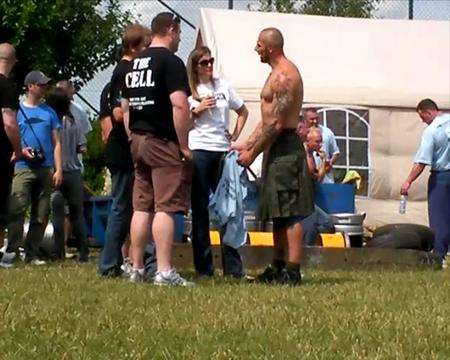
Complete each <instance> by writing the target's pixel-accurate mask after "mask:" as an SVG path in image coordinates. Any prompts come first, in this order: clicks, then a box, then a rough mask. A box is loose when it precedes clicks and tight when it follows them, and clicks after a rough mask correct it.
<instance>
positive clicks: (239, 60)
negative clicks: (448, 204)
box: [196, 9, 450, 225]
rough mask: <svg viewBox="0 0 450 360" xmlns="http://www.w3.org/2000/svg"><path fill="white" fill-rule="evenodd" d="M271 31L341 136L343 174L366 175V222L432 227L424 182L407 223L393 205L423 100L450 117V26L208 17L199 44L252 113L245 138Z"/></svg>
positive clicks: (309, 96)
mask: <svg viewBox="0 0 450 360" xmlns="http://www.w3.org/2000/svg"><path fill="white" fill-rule="evenodd" d="M266 27H277V28H279V29H280V30H281V32H282V33H283V35H284V40H285V53H286V55H287V57H288V58H289V59H291V60H292V61H293V62H294V63H295V64H296V65H297V66H298V67H299V69H300V71H301V73H302V76H303V82H304V88H305V99H304V103H305V104H304V106H316V107H318V108H321V110H320V111H321V112H322V117H323V119H324V121H325V122H326V124H327V126H329V127H330V128H332V129H333V130H334V131H335V133H336V135H337V138H338V143H339V146H340V148H341V155H342V158H341V160H340V164H341V166H340V167H341V168H343V169H355V170H357V171H360V172H361V173H362V174H366V183H367V185H366V192H365V195H366V196H365V197H363V198H360V199H358V201H357V206H358V210H359V211H366V212H367V213H368V223H369V224H373V225H376V224H382V223H389V222H397V221H400V222H416V223H423V224H426V223H427V216H426V211H427V208H426V202H425V200H426V180H427V175H426V174H424V175H422V176H421V178H419V179H418V180H417V181H416V183H415V184H414V185H413V188H412V189H411V193H410V199H411V200H414V201H413V202H410V203H409V204H408V205H409V209H408V210H409V211H408V212H407V214H406V215H403V216H399V215H398V213H397V212H398V211H397V208H398V202H397V201H394V200H395V199H398V196H399V189H400V186H401V183H402V181H403V180H404V178H405V177H406V175H407V174H408V172H409V169H410V167H411V165H412V159H413V157H414V154H415V151H416V149H417V147H418V144H419V142H420V136H421V133H422V131H423V129H424V127H425V125H424V124H422V123H421V121H420V119H419V117H418V116H417V114H416V113H415V106H416V105H417V103H418V101H420V100H421V99H423V98H431V99H433V100H434V101H436V103H437V104H438V105H439V106H440V107H441V109H444V110H449V109H450V22H448V21H410V20H374V19H353V18H336V17H322V16H309V15H294V14H277V13H262V12H248V11H230V10H216V9H214V10H213V9H201V17H200V23H199V27H198V35H197V40H196V41H197V44H203V45H206V46H208V47H209V48H210V49H211V50H212V53H213V56H214V57H215V58H216V63H215V71H216V72H217V74H218V75H221V76H224V77H225V78H227V79H228V80H229V81H230V82H231V84H232V85H233V86H234V87H235V89H236V90H237V92H238V93H239V94H240V95H241V96H242V97H243V98H244V99H245V101H246V103H247V105H248V107H249V109H250V120H249V124H248V126H246V129H245V131H244V133H243V135H242V136H243V137H245V136H246V135H248V133H249V132H250V131H251V130H252V128H253V127H254V125H255V124H256V122H257V121H259V119H260V113H259V92H260V90H261V88H262V86H263V84H264V81H265V79H266V78H267V76H268V74H269V72H270V68H269V67H268V65H267V64H262V63H260V61H259V57H258V56H257V54H256V53H255V52H254V47H255V45H256V39H257V37H258V34H259V32H260V31H261V30H262V29H264V28H266Z"/></svg>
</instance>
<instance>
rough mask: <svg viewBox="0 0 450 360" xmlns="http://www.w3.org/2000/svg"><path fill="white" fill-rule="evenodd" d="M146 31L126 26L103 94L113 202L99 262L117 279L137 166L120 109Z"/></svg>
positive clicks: (102, 117) (105, 272) (104, 272)
mask: <svg viewBox="0 0 450 360" xmlns="http://www.w3.org/2000/svg"><path fill="white" fill-rule="evenodd" d="M145 34H146V32H145V28H144V27H143V26H141V25H138V24H132V25H129V26H127V28H126V29H125V31H124V34H123V37H122V52H123V56H122V59H121V60H120V61H119V63H118V64H117V66H116V68H115V69H114V71H113V74H112V77H111V82H109V83H108V84H107V85H106V86H105V88H104V89H103V91H102V94H101V99H100V121H101V126H102V138H103V139H104V141H106V154H105V155H106V165H107V167H108V169H109V171H110V173H111V183H112V184H111V185H112V188H111V194H112V198H113V202H112V207H111V211H110V213H109V217H108V225H107V228H106V233H105V244H104V247H103V250H102V253H101V256H100V259H99V264H98V266H99V272H100V274H101V275H102V276H107V277H111V276H118V275H120V274H121V273H122V270H121V265H122V263H123V256H122V252H121V247H122V245H123V244H124V242H125V239H126V237H127V235H128V233H129V229H130V222H131V216H132V214H133V208H132V192H131V189H132V186H133V182H134V166H133V160H132V158H131V153H130V145H129V142H128V135H127V133H126V132H125V127H124V123H123V113H122V109H121V98H122V87H123V84H124V78H125V75H126V73H127V72H128V70H129V68H130V64H131V61H132V59H133V57H134V56H135V55H136V54H137V53H139V52H140V51H142V50H143V48H144V47H145V45H146V43H145Z"/></svg>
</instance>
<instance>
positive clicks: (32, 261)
mask: <svg viewBox="0 0 450 360" xmlns="http://www.w3.org/2000/svg"><path fill="white" fill-rule="evenodd" d="M46 264H47V263H46V262H45V261H44V260H39V259H33V260H31V261H30V265H34V266H42V265H46Z"/></svg>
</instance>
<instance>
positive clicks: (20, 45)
mask: <svg viewBox="0 0 450 360" xmlns="http://www.w3.org/2000/svg"><path fill="white" fill-rule="evenodd" d="M129 19H130V15H129V13H127V12H123V11H122V10H121V8H120V5H119V0H3V1H1V2H0V42H4V41H8V42H11V43H12V44H13V45H14V46H15V47H16V50H17V56H18V59H19V62H18V64H17V65H16V67H15V70H14V71H15V73H16V79H17V80H22V79H23V78H24V76H25V74H26V73H27V72H28V71H30V70H32V69H39V70H42V71H43V72H44V73H45V74H46V75H48V76H50V77H51V78H53V79H62V78H75V79H77V80H78V81H77V82H78V83H79V84H83V83H85V82H87V81H88V80H90V79H91V78H92V77H93V76H94V74H95V73H96V72H97V71H99V70H101V69H105V68H106V67H108V66H109V65H110V64H112V63H113V62H114V61H115V58H116V55H115V54H116V52H117V51H116V48H117V44H118V40H119V39H120V36H121V33H122V30H123V28H124V26H125V25H126V24H127V23H128V21H129Z"/></svg>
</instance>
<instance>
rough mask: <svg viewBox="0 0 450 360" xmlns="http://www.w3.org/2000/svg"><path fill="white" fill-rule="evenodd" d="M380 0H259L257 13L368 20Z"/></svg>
mask: <svg viewBox="0 0 450 360" xmlns="http://www.w3.org/2000/svg"><path fill="white" fill-rule="evenodd" d="M379 2H380V0H259V8H258V10H259V11H276V12H284V13H298V14H308V15H325V16H342V17H360V18H369V17H371V15H372V12H373V11H374V10H375V9H376V7H377V5H378V3H379Z"/></svg>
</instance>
